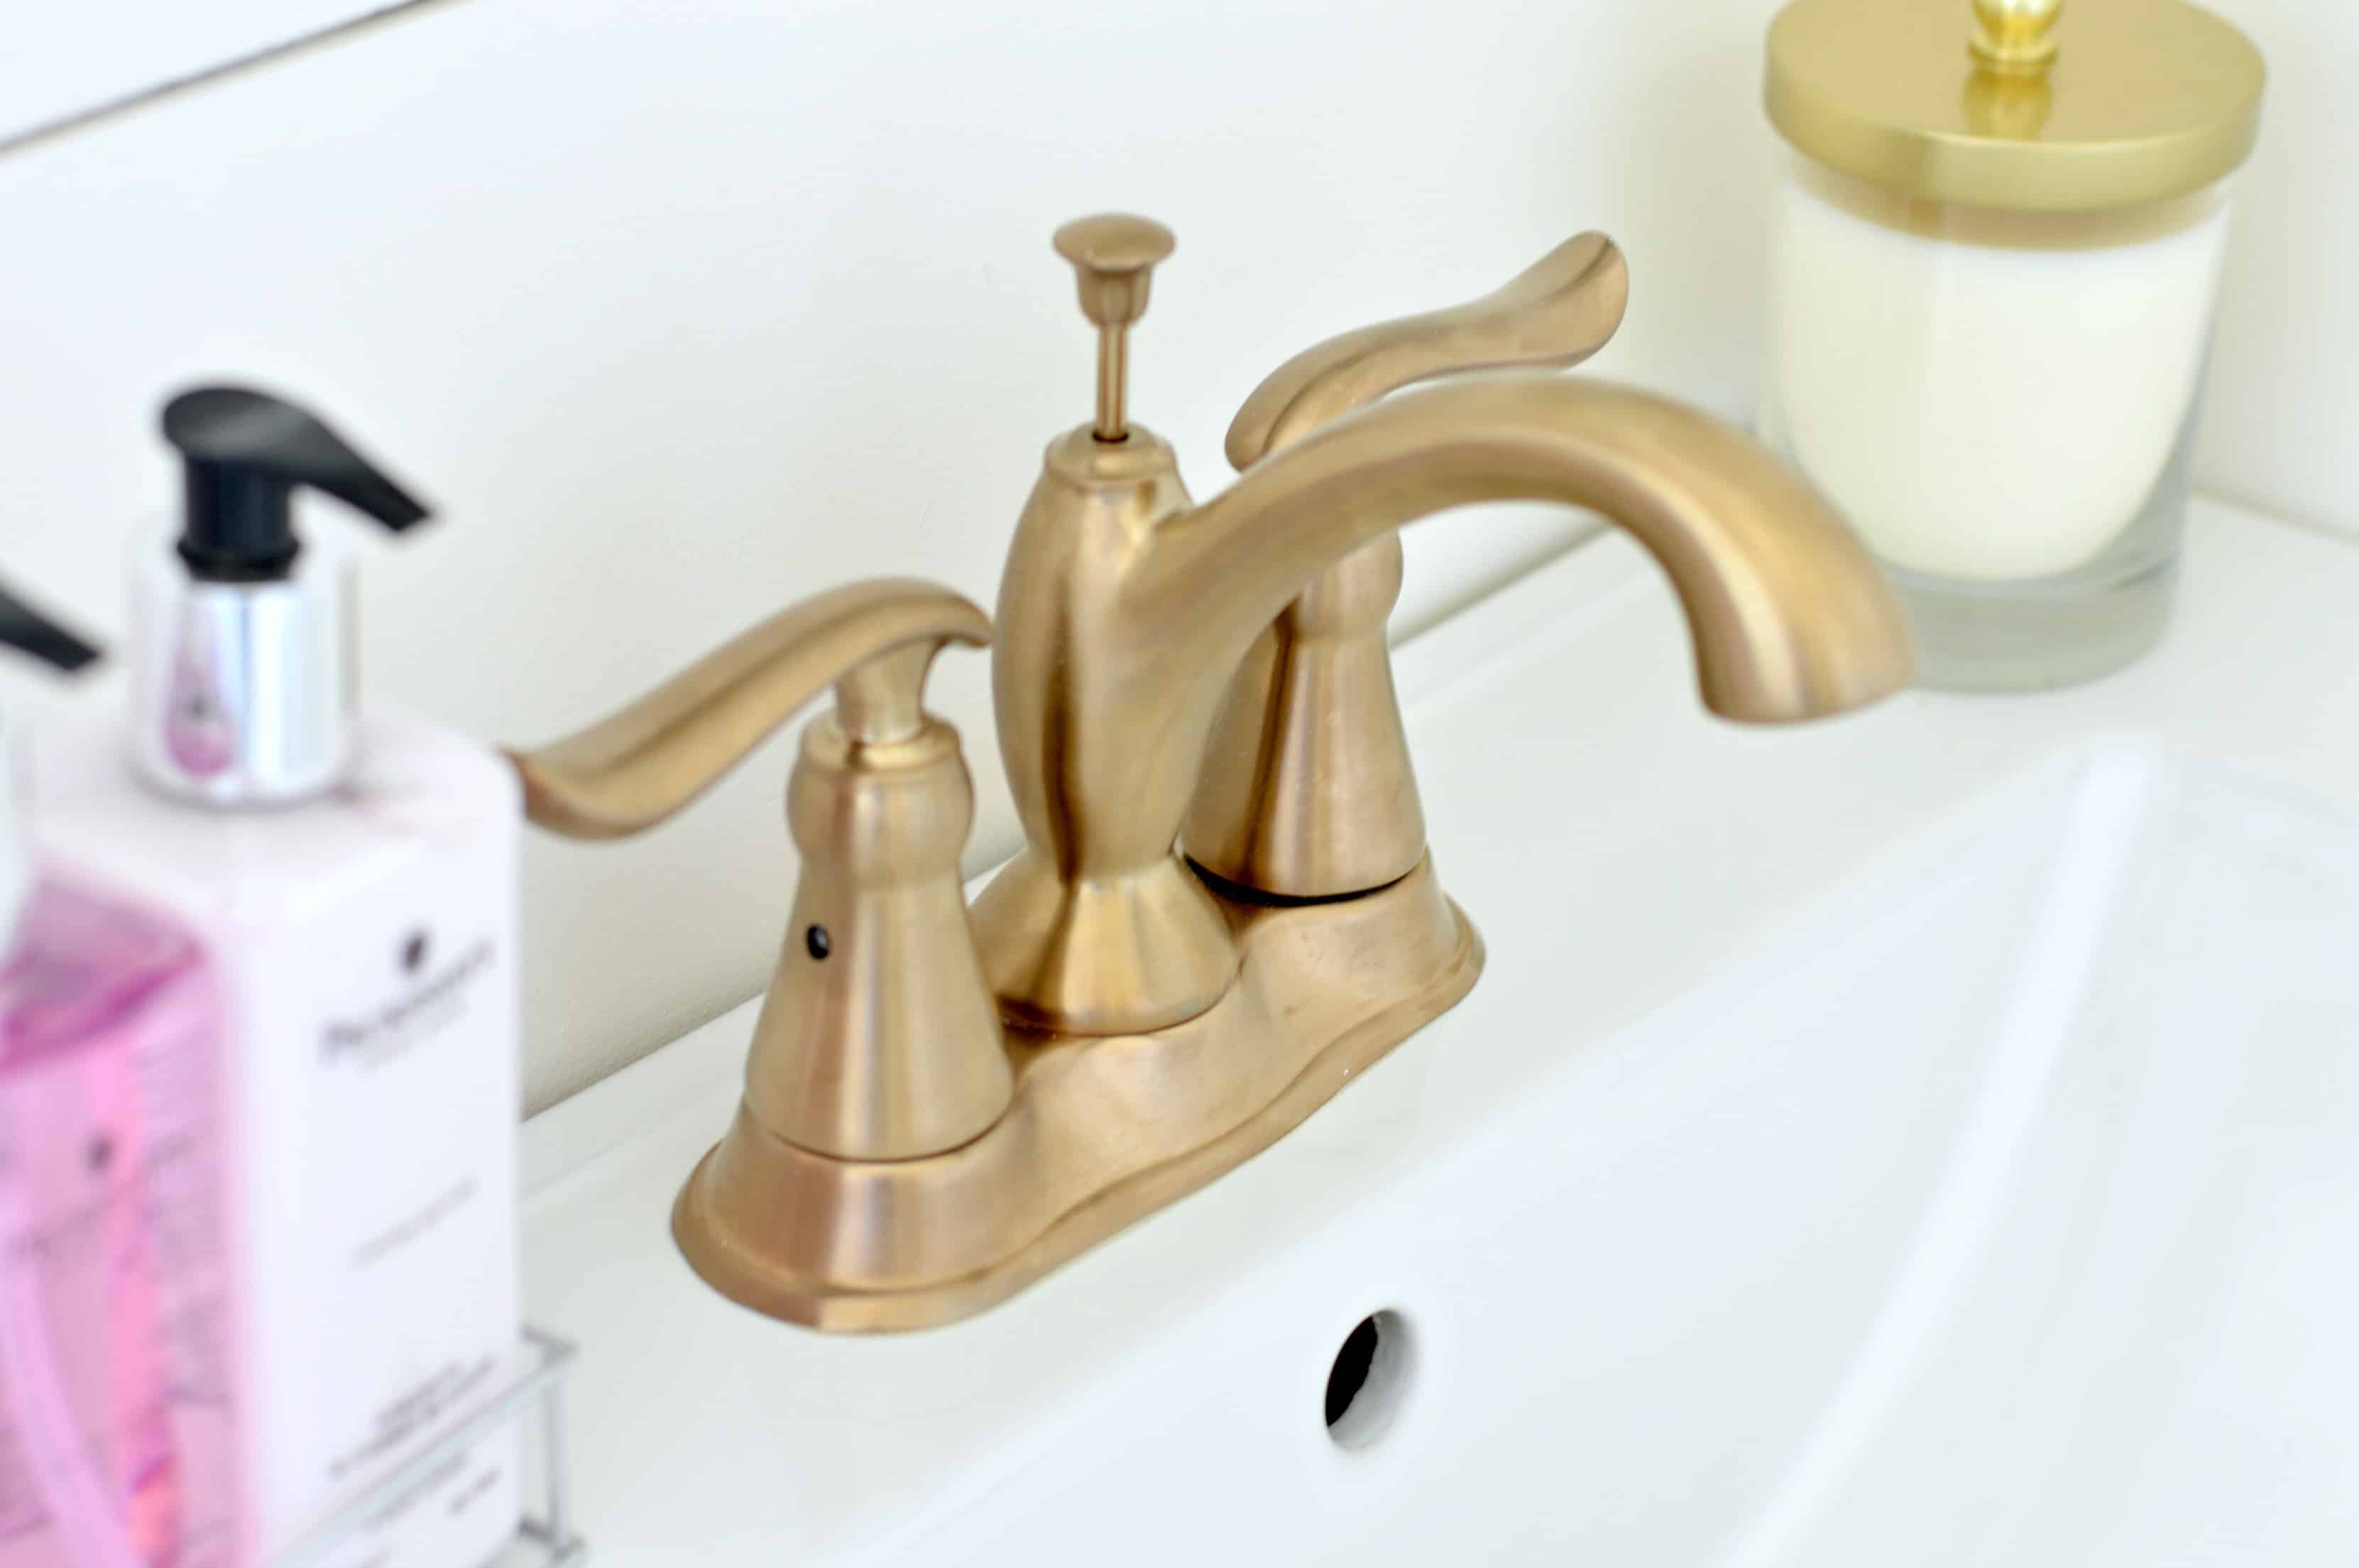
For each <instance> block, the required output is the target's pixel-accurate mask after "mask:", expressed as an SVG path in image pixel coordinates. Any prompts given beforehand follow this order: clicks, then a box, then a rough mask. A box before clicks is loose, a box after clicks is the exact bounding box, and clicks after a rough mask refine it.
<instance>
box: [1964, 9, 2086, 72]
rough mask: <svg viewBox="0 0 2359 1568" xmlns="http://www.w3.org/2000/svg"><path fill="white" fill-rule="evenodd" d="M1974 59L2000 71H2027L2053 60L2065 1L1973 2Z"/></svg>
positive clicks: (1972, 43)
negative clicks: (2058, 26) (2057, 25)
mask: <svg viewBox="0 0 2359 1568" xmlns="http://www.w3.org/2000/svg"><path fill="white" fill-rule="evenodd" d="M1973 6H1974V35H1973V38H1972V39H1971V40H1970V44H1971V47H1972V48H1973V51H1974V58H1975V59H1977V60H1983V61H1984V62H1986V63H1988V64H1990V65H1994V66H1996V67H1998V68H1999V69H2000V70H2002V71H2030V70H2037V69H2038V68H2039V67H2041V66H2044V65H2046V64H2047V63H2048V62H2049V60H2053V59H2055V58H2056V18H2057V16H2059V15H2060V14H2061V13H2062V12H2063V9H2064V0H1973Z"/></svg>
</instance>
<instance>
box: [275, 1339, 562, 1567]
mask: <svg viewBox="0 0 2359 1568" xmlns="http://www.w3.org/2000/svg"><path fill="white" fill-rule="evenodd" d="M523 1351H524V1354H523V1356H522V1357H521V1358H520V1366H519V1368H518V1371H517V1373H516V1377H513V1378H512V1379H510V1381H509V1382H508V1385H507V1386H506V1388H502V1389H501V1390H500V1391H499V1393H497V1394H496V1395H495V1396H494V1397H493V1398H492V1399H488V1400H486V1401H485V1402H484V1405H483V1406H482V1407H481V1408H480V1409H478V1410H476V1411H475V1412H474V1413H473V1414H472V1415H470V1416H468V1417H467V1419H466V1420H464V1421H460V1422H457V1423H456V1424H454V1425H453V1426H452V1427H451V1430H450V1431H448V1432H444V1433H443V1434H442V1435H441V1436H440V1437H439V1438H437V1439H436V1440H435V1441H434V1442H433V1443H429V1444H428V1445H427V1446H426V1447H425V1448H423V1449H421V1450H419V1453H418V1454H416V1455H415V1456H414V1457H413V1458H412V1459H411V1460H410V1461H409V1463H408V1464H407V1465H403V1466H401V1468H400V1469H398V1470H396V1471H395V1472H393V1473H392V1474H391V1475H387V1476H386V1477H385V1479H384V1480H383V1481H381V1482H379V1483H378V1484H377V1485H376V1486H372V1487H370V1488H369V1490H367V1491H366V1492H364V1493H363V1494H362V1495H360V1496H359V1497H354V1498H353V1500H352V1501H351V1502H350V1503H349V1504H347V1505H346V1506H345V1507H343V1508H340V1509H338V1510H337V1512H336V1513H335V1514H334V1516H333V1517H332V1518H331V1519H328V1520H327V1521H326V1522H325V1523H323V1524H321V1526H320V1528H319V1529H317V1530H313V1531H312V1532H311V1533H310V1535H307V1536H305V1537H304V1538H303V1539H302V1540H301V1541H298V1542H297V1543H296V1544H295V1545H294V1546H293V1547H291V1548H289V1549H288V1551H286V1552H282V1553H280V1554H279V1555H278V1556H277V1557H276V1558H274V1559H272V1561H271V1563H270V1564H269V1568H313V1565H314V1564H317V1563H324V1562H326V1561H328V1560H329V1558H330V1555H331V1554H332V1552H335V1550H336V1549H337V1548H338V1547H340V1546H342V1545H343V1544H344V1542H345V1541H348V1540H349V1539H350V1538H351V1537H352V1536H353V1534H355V1533H356V1532H357V1531H359V1530H362V1529H363V1528H364V1527H365V1526H366V1525H367V1524H368V1522H369V1521H370V1520H371V1519H375V1517H376V1516H377V1515H378V1514H379V1513H381V1512H383V1511H384V1510H385V1509H386V1508H387V1507H388V1506H390V1505H391V1504H392V1503H393V1502H394V1501H395V1500H396V1499H397V1498H398V1497H401V1495H402V1494H403V1493H404V1492H406V1491H408V1490H409V1488H411V1487H412V1486H416V1485H417V1484H418V1483H419V1481H420V1480H421V1479H423V1478H424V1477H425V1476H427V1475H430V1474H432V1473H433V1471H434V1469H435V1468H436V1467H437V1466H438V1465H441V1464H442V1463H443V1462H444V1461H445V1460H448V1459H450V1458H451V1456H453V1455H454V1454H460V1453H462V1452H463V1451H464V1450H466V1449H467V1448H468V1447H469V1446H471V1445H472V1444H473V1443H476V1442H478V1441H479V1440H481V1439H483V1438H485V1437H488V1436H490V1435H491V1434H492V1433H493V1432H496V1431H498V1430H499V1429H500V1428H501V1427H503V1426H520V1425H526V1424H527V1423H529V1424H530V1426H531V1428H532V1429H533V1430H536V1431H537V1432H538V1439H539V1443H538V1448H539V1467H538V1468H539V1479H540V1495H541V1497H540V1508H539V1510H538V1512H535V1511H534V1510H533V1508H531V1506H530V1504H529V1502H527V1506H526V1509H525V1517H524V1519H523V1521H522V1522H521V1523H520V1524H519V1525H518V1526H517V1527H516V1545H515V1546H514V1547H513V1548H511V1549H510V1550H508V1551H507V1552H504V1553H502V1554H501V1555H499V1556H497V1557H495V1558H494V1559H493V1560H492V1563H490V1564H486V1565H484V1568H583V1565H584V1564H586V1563H588V1562H589V1561H590V1549H589V1547H588V1546H587V1545H586V1544H584V1543H583V1541H582V1538H581V1537H580V1536H579V1535H576V1534H575V1533H574V1532H573V1526H572V1521H571V1513H570V1508H571V1502H570V1499H569V1497H568V1496H567V1492H566V1475H565V1407H564V1399H563V1393H564V1382H565V1375H566V1373H567V1372H569V1371H570V1370H571V1368H572V1366H573V1362H574V1358H575V1356H577V1355H578V1354H579V1353H578V1352H577V1351H576V1350H575V1348H574V1347H573V1346H572V1345H570V1344H568V1343H567V1342H566V1341H564V1340H561V1339H560V1338H558V1337H557V1336H556V1335H555V1334H549V1333H545V1332H544V1331H542V1330H540V1329H537V1328H535V1327H533V1326H532V1325H531V1324H529V1323H527V1324H526V1325H525V1330H524V1346H523Z"/></svg>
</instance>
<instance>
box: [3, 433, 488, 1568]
mask: <svg viewBox="0 0 2359 1568" xmlns="http://www.w3.org/2000/svg"><path fill="white" fill-rule="evenodd" d="M163 430H164V435H165V438H166V440H167V441H168V442H169V443H170V444H171V445H172V447H173V448H174V449H176V451H177V452H178V453H179V457H180V460H181V463H182V466H183V481H184V495H183V501H182V506H181V510H180V514H179V525H178V528H176V529H175V530H174V532H173V537H172V538H171V539H170V540H169V541H168V542H163V541H158V543H156V544H155V545H154V546H152V547H151V548H147V549H143V550H141V551H140V552H139V555H138V558H137V560H136V561H135V565H134V571H133V615H132V620H131V633H132V642H133V646H132V648H131V655H132V660H133V668H132V670H131V679H130V701H129V713H128V715H127V718H126V719H125V721H123V722H120V723H117V724H114V725H111V726H108V727H106V728H105V729H103V730H93V731H92V732H91V733H88V734H85V735H80V736H77V737H75V740H74V742H73V743H72V744H70V745H63V746H52V747H49V748H48V749H47V750H46V751H45V753H44V757H43V764H42V768H41V770H40V773H39V775H38V777H39V778H40V779H41V781H42V788H43V795H44V799H45V800H46V801H47V802H49V806H50V808H51V809H49V810H46V811H44V812H43V813H42V814H41V818H40V821H39V824H38V828H39V833H40V834H41V842H42V843H43V844H44V845H45V846H46V847H48V848H49V849H50V850H52V851H53V852H54V853H56V854H58V855H60V856H61V857H63V858H64V859H66V860H69V861H71V862H73V863H76V864H80V865H84V866H91V867H92V868H94V869H96V870H98V871H100V872H102V873H103V874H104V875H105V876H107V877H110V878H111V879H112V880H114V881H115V882H117V883H119V884H121V885H123V886H125V887H127V888H130V889H132V890H133V891H135V892H136V893H138V894H139V895H142V896H143V897H145V898H148V899H150V900H152V901H154V902H155V903H157V904H158V905H161V906H163V907H164V908H167V909H172V910H175V911H177V912H179V914H180V915H181V916H182V917H183V918H185V919H186V920H189V921H190V923H192V924H193V925H194V926H195V927H196V929H197V930H198V931H200V932H201V934H202V935H203V936H204V938H205V939H206V941H207V942H208V943H209V945H210V946H211V947H212V950H213V951H214V953H216V954H217V955H218V961H219V965H220V968H221V971H222V975H223V985H224V988H225V993H226V1001H227V1010H228V1016H229V1028H230V1030H231V1045H230V1048H229V1050H228V1051H227V1053H226V1054H227V1058H228V1061H229V1063H230V1074H231V1077H232V1080H233V1087H234V1094H233V1104H234V1111H235V1116H234V1120H235V1127H236V1135H235V1138H234V1140H233V1146H232V1148H231V1149H230V1159H231V1163H232V1167H233V1170H232V1190H233V1191H234V1192H236V1193H237V1194H239V1197H238V1199H237V1202H236V1220H237V1224H236V1231H237V1236H238V1243H239V1254H238V1256H239V1258H240V1262H239V1269H240V1270H241V1275H242V1278H241V1280H240V1283H241V1284H242V1286H243V1295H244V1300H245V1312H244V1314H243V1316H244V1328H243V1340H244V1343H243V1345H242V1347H241V1348H242V1354H240V1355H238V1356H234V1358H233V1361H234V1365H235V1366H236V1367H237V1368H238V1373H237V1375H238V1377H240V1378H241V1380H242V1383H243V1388H242V1389H241V1392H242V1395H243V1399H242V1404H243V1405H244V1407H245V1410H247V1411H248V1421H247V1426H248V1432H249V1437H248V1445H249V1447H250V1450H251V1453H250V1454H249V1461H248V1462H249V1468H250V1474H251V1475H252V1478H253V1507H254V1511H255V1519H256V1534H257V1539H258V1542H259V1546H260V1550H261V1552H262V1555H263V1557H264V1559H265V1560H268V1559H269V1558H270V1557H272V1556H274V1555H276V1554H277V1553H278V1552H282V1551H284V1550H286V1549H287V1548H288V1546H289V1545H291V1544H293V1543H294V1542H295V1541H298V1540H299V1539H300V1538H301V1537H303V1535H304V1534H305V1533H306V1532H307V1531H308V1530H310V1529H311V1528H313V1527H315V1526H316V1525H318V1524H319V1523H320V1522H321V1520H322V1519H324V1518H325V1517H326V1516H328V1515H329V1514H331V1513H332V1512H333V1511H334V1510H335V1509H336V1508H338V1507H339V1506H341V1505H342V1504H344V1503H347V1502H349V1501H351V1500H352V1499H353V1497H355V1496H357V1495H358V1494H360V1493H361V1492H363V1491H364V1490H365V1489H366V1488H367V1487H368V1486H370V1485H371V1484H372V1483H374V1482H375V1481H378V1480H380V1479H382V1478H384V1477H385V1476H386V1475H388V1474H389V1473H390V1472H391V1471H392V1470H393V1469H394V1468H396V1467H397V1466H398V1465H400V1464H401V1463H402V1462H403V1461H405V1460H407V1459H408V1458H410V1457H411V1456H413V1455H414V1454H417V1453H418V1452H419V1451H420V1450H421V1449H422V1448H423V1447H424V1446H425V1445H426V1444H427V1443H429V1442H431V1441H432V1440H433V1438H434V1437H435V1436H437V1435H438V1434H440V1432H443V1431H444V1430H446V1429H447V1428H448V1427H449V1426H450V1425H451V1422H452V1421H453V1420H454V1419H456V1418H460V1417H462V1416H464V1415H465V1414H466V1413H468V1412H469V1411H471V1410H473V1408H474V1407H476V1406H478V1405H480V1404H482V1403H484V1402H485V1401H486V1400H488V1399H490V1398H491V1397H493V1396H494V1395H495V1394H496V1393H497V1392H498V1390H499V1388H500V1387H501V1385H502V1383H503V1381H504V1379H505V1377H506V1374H507V1373H508V1372H509V1371H510V1369H511V1368H512V1366H513V1363H514V1358H515V1356H516V1345H517V1334H518V1329H519V1310H518V1302H517V1279H516V1116H517V1110H518V1102H519V1098H520V1087H519V1069H518V1063H517V1018H516V1013H517V996H516V956H515V953H516V849H517V845H516V838H517V827H516V823H517V821H518V816H519V803H518V795H517V788H516V780H515V778H514V776H513V774H512V773H511V772H510V771H509V769H508V768H506V766H505V765H504V764H503V763H502V762H501V761H500V760H499V759H498V758H497V757H495V755H493V754H492V753H490V752H489V751H487V750H485V749H484V748H483V747H481V746H477V745H475V744H474V743H473V742H472V741H470V740H468V739H466V738H465V737H464V736H462V735H456V734H454V733H452V732H451V731H449V730H447V729H444V728H441V727H440V726H438V725H435V724H429V723H425V722H422V721H420V720H419V719H416V718H413V717H410V716H408V715H405V714H402V713H397V712H392V711H388V710H386V709H381V708H374V707H371V708H364V707H362V706H361V705H360V703H359V700H358V687H359V681H358V671H357V669H356V663H355V648H354V637H353V632H354V616H353V609H354V605H353V571H352V566H351V562H350V559H349V557H347V556H346V555H345V554H344V553H343V552H342V550H339V549H338V548H337V541H335V540H334V539H332V537H328V536H326V535H324V534H321V535H319V536H316V537H315V536H312V535H310V534H309V533H308V532H307V533H306V534H304V535H302V536H299V534H298V532H297V530H296V528H295V527H294V518H293V516H292V502H293V493H294V492H295V491H296V490H297V489H298V488H299V487H302V486H309V487H310V488H312V489H315V490H319V491H321V492H323V493H325V494H326V495H332V496H334V497H336V498H337V499H340V500H342V501H343V502H345V503H347V504H348V505H349V506H352V507H353V508H355V509H356V510H358V511H359V512H361V513H362V514H363V515H364V516H365V517H370V518H372V519H374V520H375V521H376V522H378V523H381V524H383V525H384V526H385V527H386V528H392V529H396V530H400V529H407V528H410V527H412V526H413V525H416V524H418V523H419V522H421V521H423V520H424V519H425V517H426V516H427V513H426V509H425V507H423V506H420V505H419V503H418V502H417V501H416V500H414V499H412V498H411V496H410V495H408V493H407V492H406V491H405V490H404V489H403V488H402V487H401V486H399V485H397V484H395V483H394V482H393V481H392V480H391V479H389V478H387V477H386V475H385V474H383V473H382V472H380V471H379V470H378V469H377V468H376V467H375V465H374V464H372V463H369V462H368V461H367V460H366V459H365V458H364V457H363V456H362V455H361V454H360V453H359V452H355V451H354V450H353V448H352V447H351V446H350V445H349V444H347V443H346V442H345V441H343V440H342V439H341V438H340V437H339V436H337V435H336V433H335V432H334V431H332V430H330V429H329V428H328V427H327V426H326V425H324V424H322V423H321V421H320V420H318V419H315V418H313V417H312V416H311V415H310V414H308V413H306V412H305V411H304V410H302V409H300V408H296V407H295V406H293V405H291V404H289V403H288V402H286V401H284V400H282V399H280V398H277V397H272V396H270V395H268V394H266V393H262V392H257V391H252V390H248V389H245V388H240V387H201V388H199V389H196V390H193V391H190V392H187V393H183V394H182V395H180V396H179V397H175V398H173V399H172V400H171V401H170V402H169V403H168V405H167V406H166V408H165V410H164V418H163ZM516 1460H517V1454H516V1446H515V1441H514V1437H513V1434H510V1433H502V1434H501V1435H499V1436H495V1437H493V1438H488V1439H485V1440H484V1441H483V1442H482V1443H479V1444H477V1445H476V1446H475V1447H474V1448H473V1450H471V1451H470V1452H468V1453H467V1454H465V1455H463V1456H462V1459H461V1460H460V1461H459V1462H457V1463H455V1464H451V1465H445V1466H443V1467H442V1468H441V1469H440V1470H439V1471H438V1472H437V1473H436V1475H434V1477H432V1479H431V1480H430V1482H429V1484H427V1485H425V1486H419V1487H418V1488H415V1489H413V1490H411V1491H409V1492H408V1493H406V1494H405V1495H404V1496H403V1497H402V1498H401V1499H400V1500H399V1501H398V1502H397V1503H396V1504H395V1505H394V1506H393V1507H392V1508H388V1509H387V1510H386V1511H384V1512H383V1513H381V1514H379V1515H378V1516H377V1518H376V1519H375V1521H374V1522H373V1523H372V1525H371V1526H370V1527H369V1529H368V1530H366V1531H364V1534H363V1535H362V1537H360V1538H357V1539H354V1540H353V1541H350V1542H348V1543H347V1544H346V1546H344V1547H343V1548H342V1549H340V1550H339V1551H338V1552H335V1553H334V1554H332V1555H330V1556H328V1557H326V1558H324V1559H321V1563H322V1565H323V1568H357V1565H359V1564H363V1563H366V1564H368V1565H370V1568H449V1565H451V1564H463V1563H477V1562H480V1561H482V1560H484V1558H486V1557H488V1556H490V1555H491V1554H492V1553H493V1552H495V1551H496V1550H497V1549H498V1548H499V1547H500V1546H501V1545H502V1544H503V1543H504V1542H505V1541H507V1540H508V1539H510V1538H511V1536H512V1535H513V1533H514V1530H515V1528H516V1520H517V1517H518V1497H519V1494H518V1488H517V1477H516Z"/></svg>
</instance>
